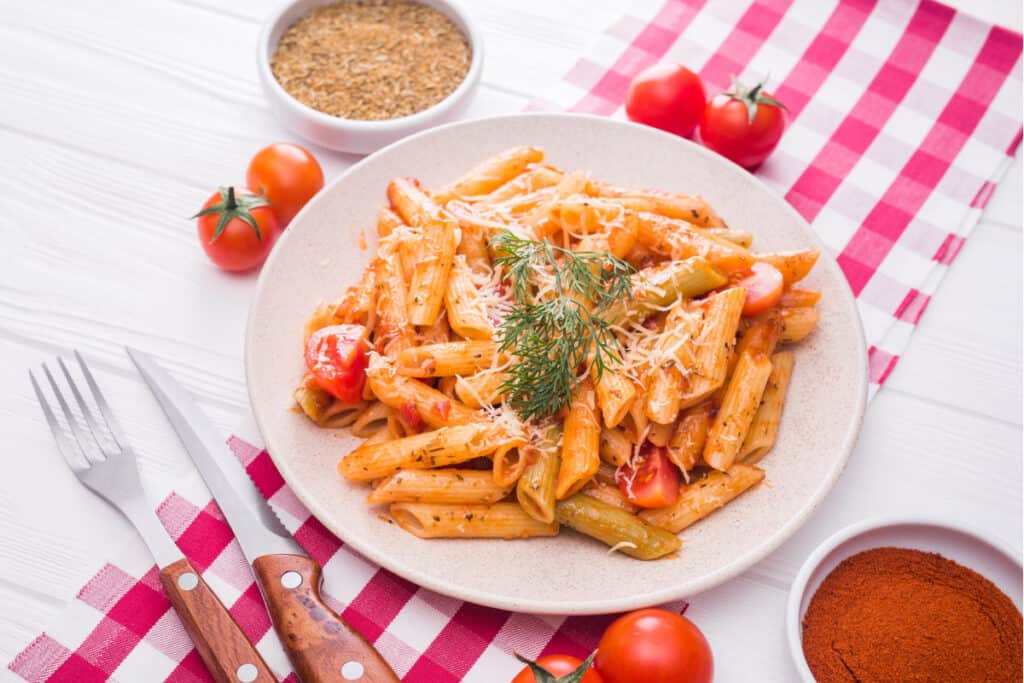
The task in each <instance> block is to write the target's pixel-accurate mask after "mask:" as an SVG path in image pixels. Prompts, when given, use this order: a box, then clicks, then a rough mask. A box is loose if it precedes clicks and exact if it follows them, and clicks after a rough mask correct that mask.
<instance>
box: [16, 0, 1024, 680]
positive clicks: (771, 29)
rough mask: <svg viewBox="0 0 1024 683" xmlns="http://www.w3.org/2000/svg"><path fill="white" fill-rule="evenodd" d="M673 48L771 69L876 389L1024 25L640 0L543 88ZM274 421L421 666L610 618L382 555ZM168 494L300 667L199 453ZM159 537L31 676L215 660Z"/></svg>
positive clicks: (778, 162)
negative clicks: (170, 574) (468, 595)
mask: <svg viewBox="0 0 1024 683" xmlns="http://www.w3.org/2000/svg"><path fill="white" fill-rule="evenodd" d="M667 60H671V61H678V62H681V63H683V64H686V65H688V66H689V67H690V68H692V69H694V70H697V71H699V73H700V74H701V76H702V77H703V78H704V80H705V82H706V83H707V84H708V87H709V90H710V91H712V92H714V91H716V90H718V89H723V88H724V87H725V86H727V85H728V80H729V77H730V75H732V74H736V75H738V76H740V77H741V78H742V79H743V80H745V81H748V82H750V81H754V80H756V79H759V78H761V77H762V76H764V75H766V74H771V76H772V79H771V89H772V90H773V91H774V92H775V94H776V96H777V97H778V98H779V99H781V100H782V101H783V102H785V103H786V104H787V106H788V107H789V110H790V126H789V129H788V130H787V131H786V134H785V135H784V136H783V138H782V142H781V144H780V146H779V148H778V149H777V150H776V152H775V154H774V155H773V156H772V157H771V159H770V160H769V161H768V162H766V163H765V164H764V165H763V166H762V167H761V168H760V169H758V171H757V175H758V176H759V177H760V178H761V179H762V180H764V181H765V182H766V183H768V185H769V186H771V187H772V188H773V189H775V190H776V191H777V192H779V193H780V194H782V195H783V196H785V197H786V199H787V200H788V201H790V202H791V203H792V204H793V205H794V206H795V207H796V208H797V209H798V210H799V211H800V212H801V213H802V214H803V215H804V216H805V217H806V218H807V219H808V221H810V222H811V224H812V225H813V226H814V228H815V230H816V231H817V232H818V234H819V235H820V236H821V237H822V239H823V240H824V241H825V243H826V245H828V247H829V249H830V250H831V251H832V253H833V255H834V256H835V257H836V258H837V259H838V261H839V263H840V265H841V266H842V269H843V272H844V273H845V274H846V277H847V279H848V280H849V283H850V287H851V288H852V290H853V292H854V294H855V295H856V297H857V301H858V304H859V306H860V311H861V315H862V317H863V320H864V325H865V331H866V334H867V338H868V343H869V345H870V353H871V363H870V365H871V380H872V388H873V390H874V389H877V387H878V386H879V385H881V384H882V383H883V382H884V381H885V379H886V377H887V376H888V375H889V374H890V373H891V371H892V369H893V367H894V365H895V363H896V361H897V359H898V357H899V354H900V353H901V352H902V351H903V349H904V348H905V346H906V344H907V342H908V340H909V335H910V333H911V331H912V330H913V328H914V326H915V325H916V324H917V322H918V321H919V319H920V317H921V315H922V314H923V312H924V310H925V308H926V307H927V305H928V301H929V299H930V296H931V295H932V293H933V292H934V291H935V289H936V287H937V286H938V283H939V281H940V280H941V278H942V275H943V274H944V273H945V271H946V269H947V268H948V266H949V264H950V263H951V262H952V260H953V259H954V258H955V256H956V254H957V253H958V252H959V250H960V248H961V247H962V246H963V243H964V240H965V239H966V237H967V235H968V234H969V233H970V231H971V229H972V228H973V227H974V225H975V224H976V223H977V221H978V218H979V217H980V215H981V211H982V209H983V208H984V206H985V203H986V202H987V200H988V198H989V197H990V196H991V194H992V191H993V189H994V187H995V183H996V181H997V180H998V179H999V178H1000V177H1001V175H1002V174H1003V172H1004V171H1005V170H1006V168H1007V166H1008V165H1009V160H1010V158H1011V157H1012V155H1013V154H1014V152H1015V150H1016V149H1017V147H1018V145H1019V144H1020V141H1021V121H1020V111H1021V36H1020V35H1019V34H1017V33H1013V32H1011V31H1007V30H1005V29H1001V28H998V27H992V26H989V25H986V24H983V23H982V22H979V21H977V20H975V19H972V18H971V17H968V16H965V15H963V14H958V13H956V12H954V11H953V10H950V9H949V8H947V7H945V6H943V5H940V4H937V3H934V2H922V3H920V4H916V3H913V2H910V1H908V0H891V1H888V2H880V3H877V4H876V3H874V2H870V1H868V0H842V1H841V2H838V3H837V2H822V1H820V0H753V1H751V0H669V1H668V2H664V3H654V2H650V1H649V0H648V1H643V0H641V1H639V2H635V3H630V13H629V14H627V15H625V16H622V17H621V18H620V19H619V20H618V21H616V22H615V23H614V24H613V25H612V26H611V27H609V29H608V30H607V31H606V33H605V34H604V35H603V36H601V38H600V40H598V41H597V43H595V45H594V46H593V48H592V49H591V51H590V52H589V53H588V54H587V55H586V56H584V57H582V58H581V59H580V60H579V61H578V62H577V64H576V65H575V66H574V67H573V68H572V69H571V70H570V71H569V73H567V74H566V75H565V76H564V78H563V79H562V80H561V81H560V82H559V83H558V84H557V85H556V86H554V87H552V88H551V89H550V90H549V91H548V92H547V93H546V94H545V95H544V97H543V98H542V99H538V100H536V101H535V102H533V103H532V104H531V106H530V108H531V109H534V110H570V111H580V112H588V113H595V114H603V115H609V116H616V117H621V116H622V115H623V114H622V101H623V98H624V96H625V92H626V88H627V86H628V84H629V81H630V79H631V78H632V76H634V75H635V74H636V73H638V72H639V71H640V70H642V69H643V68H645V67H647V66H649V65H651V64H654V63H656V62H659V61H667ZM254 442H255V439H252V438H250V439H248V440H243V439H241V438H238V437H232V439H231V441H230V444H231V447H232V449H233V450H234V452H235V454H236V455H237V456H238V457H239V459H240V460H241V461H242V462H243V463H244V464H245V465H246V468H247V470H248V471H249V473H250V475H251V476H252V478H253V479H254V481H256V482H257V484H258V485H259V486H260V488H261V490H262V492H263V493H264V495H266V496H267V497H268V499H269V500H270V501H271V504H272V505H273V506H274V507H275V509H277V511H278V512H279V513H280V515H281V517H282V518H283V519H284V520H285V524H286V526H287V527H288V528H289V530H290V531H292V532H293V533H294V535H295V537H296V539H298V541H299V542H300V543H301V544H302V546H303V547H304V548H305V549H306V550H307V551H308V552H309V553H310V555H311V556H312V557H314V558H315V559H316V560H317V561H319V562H320V563H321V564H322V565H323V566H324V576H325V588H326V591H327V599H328V602H330V603H331V605H332V607H334V608H335V609H336V610H337V611H338V612H340V613H341V614H342V615H343V616H344V617H345V618H346V619H347V620H349V621H350V622H351V623H352V624H353V625H354V626H355V627H356V628H357V629H359V630H360V631H361V632H362V633H363V634H364V635H365V636H366V637H367V638H368V639H369V640H370V641H371V642H373V643H374V644H375V645H376V647H377V648H378V649H379V650H380V651H381V652H382V653H383V655H384V656H385V657H386V658H387V659H388V661H389V662H390V663H391V664H392V666H393V667H394V668H395V670H396V671H397V672H398V673H399V674H400V675H401V676H402V677H403V680H405V681H411V682H414V683H448V682H453V681H474V682H478V683H495V682H498V683H500V682H501V681H505V680H508V679H510V678H511V677H512V676H513V675H514V674H515V672H516V671H517V670H518V669H519V668H520V665H519V664H518V663H517V662H516V661H515V660H514V659H513V658H512V656H511V653H512V652H513V651H516V652H521V653H523V654H526V655H528V656H538V655H541V654H545V653H549V652H565V653H570V654H575V655H577V656H581V657H583V656H585V655H586V654H587V653H589V652H590V651H591V650H592V649H593V647H594V646H595V645H596V642H597V639H598V637H599V636H600V633H601V632H602V630H603V629H604V627H605V626H606V625H607V623H609V621H610V619H611V618H610V617H569V618H565V617H550V616H537V615H529V614H514V613H508V612H503V611H500V610H494V609H490V608H485V607H479V606H476V605H473V604H470V603H465V602H461V601H459V600H455V599H452V598H448V597H444V596H441V595H438V594H436V593H432V592H430V591H427V590H424V589H422V588H419V587H417V586H415V585H413V584H411V583H409V582H408V581H405V580H404V579H401V578H399V577H397V576H395V575H393V574H391V573H390V572H388V571H385V570H383V569H380V568H379V567H376V566H374V565H373V564H371V563H370V562H368V561H366V560H365V559H363V558H362V557H360V556H359V555H358V554H356V553H354V552H353V551H351V550H350V549H349V548H347V547H346V546H344V545H343V544H342V543H341V542H340V541H339V540H338V539H337V538H335V537H334V536H332V535H331V534H330V533H329V532H328V531H327V530H326V529H325V528H324V527H323V526H322V525H320V524H319V522H317V520H316V519H314V518H313V517H311V516H310V515H309V513H308V511H307V510H306V509H305V508H304V507H303V506H302V504H301V503H300V502H299V501H298V500H297V499H296V498H295V496H294V495H293V494H292V493H291V491H290V490H289V489H288V487H287V486H286V485H285V484H284V482H283V480H282V479H281V477H280V475H279V474H278V473H277V471H276V469H275V468H274V466H273V464H272V463H271V461H270V458H269V456H268V455H267V454H266V453H265V452H264V451H262V450H261V449H260V448H258V447H256V446H253V445H252V443H254ZM159 515H160V517H161V519H162V520H163V522H164V524H165V526H166V527H167V528H168V530H169V531H170V532H171V534H172V535H173V536H174V537H175V538H176V539H177V541H178V545H179V546H180V547H181V549H182V551H183V552H184V553H185V554H186V555H187V556H188V557H189V559H190V560H191V561H192V563H193V564H194V565H195V566H196V567H197V568H200V569H202V571H203V576H204V578H205V579H206V580H207V581H208V582H209V583H210V585H211V586H212V587H213V588H214V590H215V591H216V592H217V593H218V595H220V597H221V599H222V600H223V601H224V603H225V604H227V605H230V609H231V611H232V613H233V614H234V615H235V616H236V618H237V619H238V620H239V622H240V623H241V624H242V626H243V629H244V630H245V631H246V633H247V634H248V635H249V637H250V638H251V639H252V640H253V641H254V642H256V643H257V644H258V645H257V646H258V647H259V649H260V651H261V652H262V653H263V654H264V657H265V658H266V659H267V662H268V664H270V666H271V667H272V668H273V669H274V670H275V671H276V672H277V673H278V674H280V675H281V676H282V677H284V676H285V675H286V674H287V675H288V678H287V679H286V680H288V681H294V680H295V678H294V674H290V673H289V668H288V663H287V660H286V659H285V657H284V655H283V654H282V652H281V650H280V646H279V645H278V644H277V642H276V639H275V638H274V635H273V631H272V629H271V627H270V623H269V620H268V617H267V615H266V612H265V611H264V609H263V608H262V604H261V601H260V598H259V593H258V590H257V589H256V586H255V584H254V583H253V581H252V578H251V575H250V574H249V571H248V568H247V566H246V564H245V561H244V558H243V556H242V554H241V551H240V549H239V548H238V545H237V543H235V542H234V539H233V537H232V534H231V531H230V529H229V528H228V526H227V525H226V523H225V522H224V520H223V518H222V517H221V515H220V512H219V510H218V509H217V507H216V505H215V504H214V503H213V502H212V501H211V500H210V498H209V494H208V493H207V492H206V490H205V488H204V487H203V486H202V483H201V481H199V479H198V475H192V476H191V477H190V478H189V480H188V481H183V482H177V483H176V484H175V486H174V492H173V493H171V494H170V495H169V496H168V497H167V498H166V499H165V500H164V501H163V503H162V504H161V506H160V508H159ZM140 546H141V544H139V543H134V544H132V546H131V548H129V549H127V550H126V552H125V555H124V557H120V558H115V559H113V560H111V562H110V563H109V564H107V565H105V566H104V567H103V568H102V569H101V570H100V571H99V572H98V573H97V574H96V576H95V577H94V578H93V579H92V580H91V581H90V582H89V583H88V584H86V586H85V587H84V588H82V590H81V591H80V592H79V594H78V595H77V596H76V597H75V599H74V600H72V601H71V602H70V603H69V605H68V607H67V608H66V610H65V612H64V613H63V614H62V615H61V617H60V618H59V619H58V620H57V622H56V623H55V624H54V625H53V627H52V628H50V629H48V630H47V631H46V632H45V633H43V634H42V635H40V636H38V637H37V638H36V639H35V640H34V641H33V642H32V643H31V644H29V645H28V646H27V647H26V648H25V649H24V650H23V651H22V652H21V653H20V654H18V655H17V657H15V659H14V660H13V661H12V662H11V663H10V664H9V665H8V668H9V669H10V670H11V671H13V672H15V673H16V674H18V675H20V676H21V677H22V678H24V679H25V680H28V681H32V682H33V683H42V682H44V681H46V682H60V683H64V682H67V683H92V682H93V681H107V680H116V681H122V682H123V683H135V682H136V681H173V682H185V681H209V680H210V677H209V674H208V673H207V672H206V670H205V669H204V667H203V664H202V662H201V660H200V659H199V656H198V654H197V653H196V651H195V649H194V648H193V646H192V644H191V642H190V641H189V639H188V637H187V635H186V634H185V632H184V630H183V629H182V627H181V625H180V623H179V622H178V620H177V617H176V616H175V615H174V613H173V612H172V611H170V606H169V603H168V602H167V599H166V598H165V597H164V595H163V593H162V592H161V590H160V584H159V581H158V579H157V571H156V568H155V567H153V566H152V560H151V558H150V557H149V556H148V555H146V553H145V551H144V549H142V548H141V547H140ZM668 607H669V608H671V609H675V610H677V611H682V610H684V609H685V604H683V603H679V604H673V605H669V606H668Z"/></svg>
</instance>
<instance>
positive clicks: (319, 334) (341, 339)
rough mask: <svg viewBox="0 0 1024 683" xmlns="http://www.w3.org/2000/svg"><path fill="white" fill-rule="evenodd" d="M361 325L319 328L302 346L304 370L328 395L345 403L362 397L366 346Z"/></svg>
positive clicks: (367, 346)
mask: <svg viewBox="0 0 1024 683" xmlns="http://www.w3.org/2000/svg"><path fill="white" fill-rule="evenodd" d="M366 337H367V331H366V328H365V327H363V326H362V325H330V326H328V327H322V328H320V329H319V330H317V331H316V332H314V333H313V335H312V336H311V337H310V338H309V342H308V343H307V344H306V367H307V368H308V369H309V372H310V374H311V375H313V379H314V380H316V383H317V384H318V385H320V387H321V388H323V390H324V391H326V392H327V393H329V394H330V395H331V396H334V397H335V398H337V399H339V400H341V401H344V402H345V403H358V402H359V400H360V399H361V398H362V397H363V383H364V382H365V381H366V366H367V365H368V364H369V356H368V353H369V351H370V344H369V342H367V341H366Z"/></svg>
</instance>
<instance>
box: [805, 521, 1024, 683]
mask: <svg viewBox="0 0 1024 683" xmlns="http://www.w3.org/2000/svg"><path fill="white" fill-rule="evenodd" d="M887 546H892V547H898V548H914V549H917V550H924V551H927V552H933V553H939V554H940V555H942V556H943V557H946V558H948V559H950V560H953V561H954V562H957V563H959V564H961V565H963V566H965V567H968V568H970V569H973V570H974V571H976V572H978V573H979V574H981V575H982V576H984V577H985V578H987V579H988V580H989V581H991V582H992V583H994V584H995V585H996V586H997V587H998V588H999V590H1001V591H1003V592H1004V593H1006V595H1008V596H1009V597H1010V599H1011V600H1012V601H1013V604H1014V605H1016V606H1017V609H1021V603H1022V599H1024V598H1022V588H1021V576H1022V569H1021V563H1020V558H1019V557H1018V556H1016V555H1014V553H1013V551H1012V550H1010V549H1009V548H1007V547H1005V546H1004V545H1003V544H1002V543H1000V542H998V541H995V540H993V539H992V538H986V537H985V535H983V534H982V533H981V532H979V531H977V530H973V529H970V528H967V527H964V526H962V525H961V524H960V523H959V522H955V521H952V520H945V519H941V518H933V517H882V518H876V519H870V520H867V521H864V522H859V523H857V524H854V525H852V526H848V527H846V528H845V529H842V530H841V531H839V532H837V533H835V534H834V535H832V537H830V538H829V539H827V540H826V541H825V542H824V543H822V544H821V545H820V546H818V547H817V549H815V551H814V552H813V553H811V555H810V557H808V558H807V560H806V561H805V562H804V564H803V566H802V567H801V568H800V571H799V573H797V575H796V579H795V580H794V581H793V585H792V587H791V588H790V589H789V601H788V603H787V605H786V638H787V640H788V641H789V652H790V655H791V656H792V657H793V664H794V665H795V666H796V669H797V671H798V672H799V673H800V680H801V681H804V683H815V681H814V676H812V675H811V670H810V668H809V667H808V666H807V660H806V659H804V650H803V642H802V632H803V628H802V625H801V623H802V621H803V618H804V613H805V612H806V611H807V606H808V605H809V604H810V602H811V598H813V597H814V594H815V593H816V592H817V590H818V587H819V586H821V582H822V581H824V580H825V577H827V576H828V575H829V574H830V573H831V572H832V570H833V569H835V568H836V566H838V565H839V563H840V562H842V561H843V560H845V559H846V558H848V557H851V556H853V555H856V554H857V553H860V552H863V551H865V550H870V549H871V548H881V547H887Z"/></svg>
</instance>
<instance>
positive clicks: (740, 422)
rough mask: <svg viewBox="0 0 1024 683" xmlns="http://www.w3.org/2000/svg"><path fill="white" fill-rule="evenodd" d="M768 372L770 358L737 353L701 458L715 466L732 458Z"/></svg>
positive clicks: (725, 464) (724, 465) (721, 466)
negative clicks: (735, 361) (736, 358)
mask: <svg viewBox="0 0 1024 683" xmlns="http://www.w3.org/2000/svg"><path fill="white" fill-rule="evenodd" d="M771 372H772V362H771V361H770V360H769V359H768V356H766V355H764V354H763V353H761V352H759V351H755V352H748V353H743V354H741V355H740V359H739V362H737V363H736V370H735V371H733V374H732V379H730V380H729V385H728V387H727V388H726V390H725V396H724V397H723V398H722V404H721V406H719V408H718V414H717V415H715V421H714V422H713V423H712V424H711V428H710V429H709V430H708V437H707V442H706V443H705V444H704V462H706V463H707V464H708V465H710V466H711V467H714V468H715V469H716V470H723V471H724V470H728V469H729V468H730V467H731V466H732V464H733V463H734V462H736V458H737V457H738V456H739V452H740V446H742V445H743V440H744V439H745V438H746V436H747V430H748V429H749V428H750V423H751V422H752V421H753V419H754V413H756V412H757V408H758V406H759V405H761V396H762V395H763V394H764V388H765V385H767V383H768V376H769V375H770V374H771Z"/></svg>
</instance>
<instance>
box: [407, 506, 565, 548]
mask: <svg viewBox="0 0 1024 683" xmlns="http://www.w3.org/2000/svg"><path fill="white" fill-rule="evenodd" d="M391 518H392V519H394V520H395V524H397V525H398V526H400V527H401V528H402V529H404V530H405V531H408V532H409V533H410V534H413V535H414V536H419V537H420V538H507V539H512V538H530V537H532V536H557V535H558V524H556V523H554V522H552V523H550V524H546V523H544V522H539V521H537V520H536V519H534V518H533V517H530V516H529V515H528V514H526V512H524V511H523V509H522V508H521V507H519V505H518V504H517V503H495V504H493V505H439V504H436V503H395V504H393V505H392V506H391Z"/></svg>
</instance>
